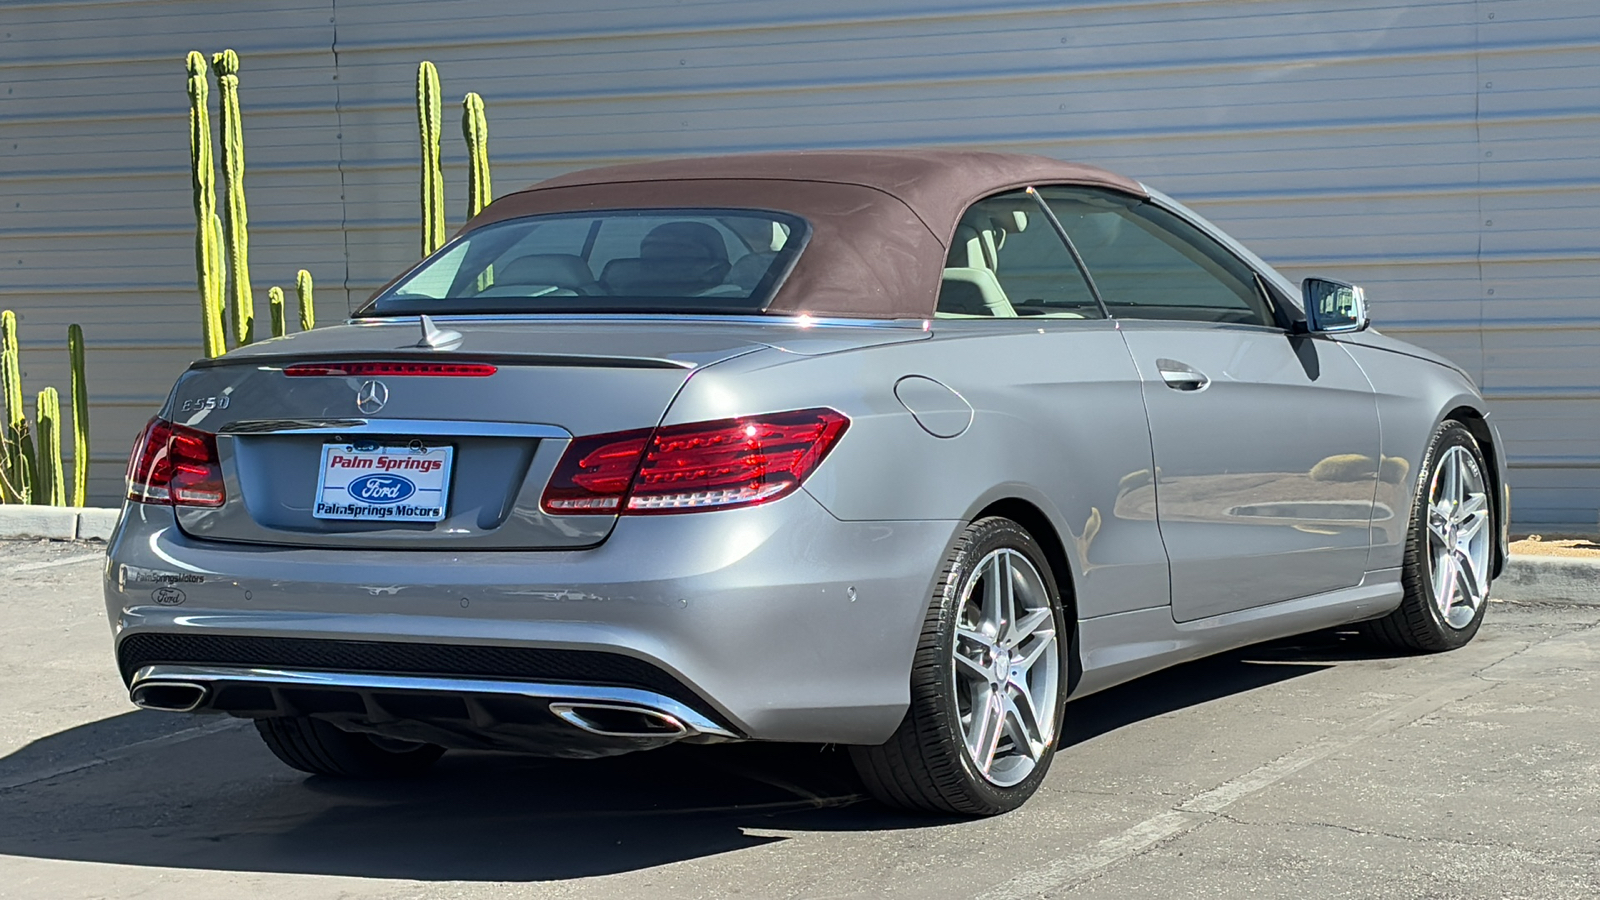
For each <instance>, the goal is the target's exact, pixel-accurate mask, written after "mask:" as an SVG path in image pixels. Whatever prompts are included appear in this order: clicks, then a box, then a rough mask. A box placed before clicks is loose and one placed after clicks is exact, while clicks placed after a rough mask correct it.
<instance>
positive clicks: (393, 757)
mask: <svg viewBox="0 0 1600 900" xmlns="http://www.w3.org/2000/svg"><path fill="white" fill-rule="evenodd" d="M256 731H258V732H260V733H261V740H263V741H265V742H266V745H267V749H269V750H271V751H272V753H273V755H274V756H276V757H278V759H280V760H283V762H284V763H285V764H286V765H289V766H291V767H293V768H296V769H299V770H300V771H302V772H310V773H311V774H313V775H329V776H333V777H335V778H404V777H406V776H410V775H418V774H421V773H422V772H424V771H426V770H427V769H428V767H429V766H432V765H433V764H434V763H435V762H437V761H438V759H439V757H440V756H442V755H444V748H443V747H440V746H437V745H434V744H419V743H412V742H410V741H397V740H393V739H390V738H383V737H377V736H375V735H368V734H359V733H356V732H351V731H344V730H341V729H339V728H335V727H334V726H332V725H330V724H328V723H327V722H324V721H322V720H320V719H313V718H310V717H307V716H276V717H273V718H267V719H256Z"/></svg>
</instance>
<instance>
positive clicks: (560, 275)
mask: <svg viewBox="0 0 1600 900" xmlns="http://www.w3.org/2000/svg"><path fill="white" fill-rule="evenodd" d="M495 281H497V282H500V283H503V284H553V285H557V286H560V287H575V286H578V285H585V284H593V283H594V273H593V272H591V271H590V270H589V264H588V263H586V262H584V261H583V258H582V257H580V256H577V255H576V254H571V253H533V254H529V255H528V256H519V257H517V258H516V259H514V260H512V261H511V262H508V263H506V264H505V265H504V266H501V267H499V271H497V272H495Z"/></svg>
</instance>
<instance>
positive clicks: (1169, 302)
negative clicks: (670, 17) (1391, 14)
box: [105, 151, 1509, 815]
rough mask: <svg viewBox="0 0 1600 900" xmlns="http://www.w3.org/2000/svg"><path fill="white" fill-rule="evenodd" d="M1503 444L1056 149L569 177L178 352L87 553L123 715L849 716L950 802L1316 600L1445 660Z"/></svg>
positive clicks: (468, 744)
mask: <svg viewBox="0 0 1600 900" xmlns="http://www.w3.org/2000/svg"><path fill="white" fill-rule="evenodd" d="M1504 469H1505V466H1504V463H1503V460H1502V444H1501V441H1500V438H1499V437H1498V435H1497V434H1496V431H1495V428H1494V427H1493V426H1492V425H1491V423H1490V421H1489V417H1488V411H1487V409H1486V408H1485V405H1484V401H1483V398H1482V396H1481V395H1480V394H1479V392H1478V390H1477V389H1476V388H1475V387H1474V386H1473V383H1472V381H1471V379H1470V378H1469V377H1468V376H1467V375H1466V374H1465V373H1464V372H1462V371H1461V370H1460V369H1459V368H1457V367H1456V366H1454V365H1452V364H1450V363H1449V362H1446V361H1445V360H1443V359H1440V358H1438V357H1436V356H1434V355H1432V354H1430V353H1428V352H1426V351H1423V350H1420V349H1418V348H1416V347H1413V346H1410V345H1408V344H1405V343H1401V342H1400V341H1396V340H1393V339H1390V338H1386V337H1383V336H1382V335H1380V334H1378V333H1376V332H1375V331H1373V330H1371V329H1370V328H1369V327H1368V322H1367V310H1366V302H1365V299H1364V297H1363V295H1362V293H1361V291H1360V290H1359V289H1358V288H1355V287H1354V286H1352V285H1349V284H1343V283H1339V282H1334V281H1325V280H1320V279H1308V280H1307V281H1306V282H1305V283H1304V284H1303V285H1302V287H1301V288H1300V289H1296V288H1295V287H1294V286H1293V285H1292V284H1291V283H1290V282H1288V281H1286V280H1285V279H1284V278H1283V277H1282V276H1281V275H1279V274H1278V273H1277V272H1275V271H1274V270H1273V269H1272V268H1271V267H1270V266H1268V265H1267V264H1265V263H1264V262H1262V261H1261V260H1260V259H1258V258H1256V257H1255V256H1254V255H1253V254H1251V253H1250V251H1248V250H1246V249H1245V248H1244V247H1242V246H1240V245H1239V244H1238V243H1236V242H1234V241H1233V240H1231V239H1230V238H1228V237H1227V236H1226V235H1224V234H1222V233H1221V232H1220V231H1218V230H1217V229H1216V228H1215V227H1213V226H1211V225H1210V224H1208V223H1207V222H1205V221H1204V220H1203V219H1201V218H1200V217H1198V216H1196V215H1195V214H1194V213H1192V212H1190V211H1189V210H1187V209H1185V208H1184V207H1183V206H1181V205H1180V204H1178V203H1176V202H1174V201H1172V200H1171V199H1169V198H1167V197H1165V196H1163V195H1161V194H1159V193H1157V192H1155V191H1153V190H1151V189H1150V188H1148V187H1146V186H1144V185H1142V184H1139V183H1137V182H1135V181H1131V180H1129V179H1126V178H1122V177H1119V176H1117V175H1114V174H1111V173H1109V172H1105V171H1102V170H1099V169H1095V168H1091V167H1087V166H1081V165H1074V164H1070V163H1064V162H1059V161H1056V160H1051V159H1044V158H1040V157H1031V156H1014V155H1005V154H996V153H982V152H962V151H868V152H811V153H791V154H768V155H747V156H728V157H721V158H711V159H690V160H675V161H667V162H657V163H646V164H637V165H624V166H617V167H611V168H602V169H592V170H588V171H581V172H576V173H573V174H568V175H564V176H561V177H559V178H555V179H551V180H549V181H545V182H542V183H540V184H538V185H535V186H534V187H532V188H529V189H527V190H524V191H521V192H519V193H515V194H511V195H509V196H506V197H502V198H501V199H499V200H497V201H495V202H494V203H493V204H492V205H491V206H489V207H488V208H487V209H485V210H484V212H483V213H482V214H481V215H479V216H477V217H476V218H474V219H473V220H472V221H471V222H469V223H467V225H466V226H465V227H464V228H463V229H462V231H461V232H460V234H458V235H457V236H456V237H455V238H454V239H453V240H452V241H451V242H450V243H448V244H447V245H446V246H444V247H443V248H442V249H441V250H439V252H437V253H435V254H433V255H432V256H430V257H429V258H428V259H425V260H423V261H421V262H420V263H418V264H416V265H415V266H414V267H412V268H411V269H410V270H409V271H408V272H406V273H404V274H403V275H402V276H400V277H399V278H397V279H396V280H395V281H394V282H392V283H391V284H390V285H389V286H387V287H386V288H384V289H383V290H381V291H380V292H379V293H378V294H377V295H375V296H374V297H373V299H372V300H370V301H369V302H367V303H366V305H365V306H363V307H362V308H361V309H360V310H359V311H357V312H356V313H355V315H354V316H353V318H352V319H351V320H350V321H349V322H347V323H345V324H343V325H339V326H336V327H330V328H320V329H317V330H315V331H309V332H305V333H301V334H295V335H292V336H289V337H285V338H282V339H278V340H271V341H266V342H264V343H260V344H255V345H253V346H250V347H247V348H244V349H240V350H237V351H235V352H232V353H229V354H227V355H226V356H224V357H221V358H219V359H213V360H205V361H201V362H197V363H195V364H194V365H193V366H191V367H190V368H189V370H188V371H187V372H185V373H184V374H183V376H182V377H181V378H180V379H179V380H178V382H177V385H176V386H175V387H174V388H173V390H172V394H171V396H170V397H169V399H168V400H167V402H166V405H165V406H164V407H163V408H162V410H161V412H160V415H158V416H157V417H156V418H154V419H152V420H151V421H150V423H149V425H148V426H147V427H146V428H145V430H144V432H143V434H141V436H140V437H139V439H138V442H137V445H136V446H135V449H134V452H133V457H132V460H131V461H130V463H129V469H128V502H127V506H126V509H125V511H124V513H123V516H122V520H121V523H120V525H119V526H118V528H117V531H116V533H115V535H114V537H113V539H112V542H111V545H110V549H109V554H110V560H109V565H108V566H107V567H106V584H105V594H106V606H107V611H108V612H109V614H110V619H111V622H112V624H113V626H114V631H115V645H116V647H115V649H116V659H117V663H118V665H119V667H120V669H121V673H122V675H123V677H124V679H126V681H127V684H128V686H129V689H130V692H131V696H132V699H133V702H134V703H136V704H138V705H139V706H142V707H146V708H151V709H161V710H175V711H188V712H196V713H226V714H230V715H234V716H241V717H247V718H250V719H253V720H254V722H255V725H256V727H257V728H258V729H259V731H260V733H261V736H262V738H263V739H264V740H265V741H266V743H267V746H268V747H270V748H271V750H272V751H273V752H274V753H275V754H277V756H278V757H279V758H281V759H282V760H283V761H284V762H285V763H287V764H289V765H290V766H294V767H296V768H298V769H302V770H304V771H307V772H313V773H319V774H323V775H331V776H381V775H403V774H408V773H415V772H419V771H421V770H423V769H424V768H426V767H427V766H429V765H431V764H432V763H433V762H434V761H435V760H436V759H437V758H438V757H439V755H440V754H441V753H443V752H444V751H445V750H446V749H447V748H461V749H478V750H507V751H518V752H529V753H537V754H544V755H552V756H598V755H607V754H614V753H622V752H627V751H631V750H640V749H647V748H652V747H658V746H662V745H665V744H669V743H672V742H680V741H681V742H691V743H709V742H717V741H741V740H759V741H793V742H814V743H834V744H841V745H848V746H849V747H850V754H851V756H852V758H853V759H854V761H855V763H856V765H857V768H858V769H859V771H860V774H861V777H862V780H863V781H864V782H865V784H866V786H867V788H868V789H869V790H870V791H871V793H872V794H874V795H875V796H876V797H878V798H879V799H881V800H883V801H885V802H887V803H890V804H893V805H897V806H901V807H906V808H911V809H918V810H927V811H934V812H944V813H960V814H970V815H987V814H994V813H999V812H1004V811H1006V810H1009V809H1012V808H1014V807H1016V806H1017V805H1019V804H1020V803H1022V802H1023V801H1024V800H1026V799H1027V798H1028V796H1029V795H1030V794H1032V792H1033V791H1034V790H1035V789H1036V788H1037V787H1038V785H1039V783H1040V782H1041V780H1042V779H1043V778H1044V776H1045V774H1046V770H1047V769H1048V767H1049V765H1050V761H1051V757H1052V754H1053V753H1054V751H1055V749H1056V747H1057V744H1058V741H1059V739H1060V736H1061V733H1062V724H1063V719H1064V716H1065V715H1066V714H1067V709H1068V707H1067V701H1068V700H1069V699H1071V698H1075V697H1082V696H1084V695H1087V694H1090V693H1093V692H1095V691H1099V690H1103V689H1105V688H1107V687H1110V686H1112V685H1115V684H1118V683H1120V682H1125V681H1128V680H1129V679H1132V678H1137V677H1139V676H1141V675H1144V674H1146V673H1149V672H1152V671H1154V670H1157V669H1160V668H1162V667H1164V666H1170V665H1173V664H1175V663H1180V662H1184V661H1186V660H1192V659H1195V658H1196V657H1200V656H1203V655H1206V654H1211V653H1217V652H1219V651H1223V650H1227V649H1230V648H1235V647H1239V646H1242V645H1245V644H1250V643H1253V642H1258V641H1263V640H1268V639H1272V638H1277V637H1281V636H1286V635H1291V634H1296V633H1300V632H1306V631H1310V630H1314V629H1322V628H1328V627H1334V626H1344V625H1349V624H1352V623H1360V627H1361V629H1362V630H1363V631H1364V632H1365V633H1366V634H1367V635H1369V636H1370V637H1371V638H1372V639H1374V640H1377V641H1379V642H1382V643H1383V644H1386V645H1388V646H1390V647H1392V648H1397V649H1400V650H1410V651H1438V650H1448V649H1451V648H1455V647H1459V646H1461V645H1463V644H1465V643H1466V642H1467V641H1469V640H1471V639H1472V637H1473V635H1474V634H1475V633H1476V632H1477V630H1478V627H1479V625H1480V623H1481V622H1482V620H1483V616H1484V611H1485V609H1486V605H1487V604H1486V600H1487V596H1488V588H1489V583H1490V579H1491V578H1492V577H1493V576H1494V575H1495V574H1496V573H1497V572H1498V571H1499V569H1500V567H1501V566H1502V564H1503V562H1504V560H1505V553H1506V549H1505V548H1506V521H1507V505H1508V503H1509V493H1508V491H1507V489H1506V487H1505V482H1504V478H1503V472H1504Z"/></svg>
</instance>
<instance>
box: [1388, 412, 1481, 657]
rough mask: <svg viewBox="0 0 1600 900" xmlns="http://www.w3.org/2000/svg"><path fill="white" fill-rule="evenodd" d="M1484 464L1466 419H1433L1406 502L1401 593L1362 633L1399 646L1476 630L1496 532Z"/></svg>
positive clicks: (1457, 642)
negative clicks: (1436, 422) (1410, 500)
mask: <svg viewBox="0 0 1600 900" xmlns="http://www.w3.org/2000/svg"><path fill="white" fill-rule="evenodd" d="M1487 471H1488V466H1487V464H1486V463H1485V462H1484V459H1483V451H1481V450H1480V449H1479V448H1478V441H1477V439H1476V438H1474V437H1473V436H1472V432H1470V431H1468V430H1467V427H1466V426H1465V425H1462V424H1461V423H1460V422H1455V421H1447V422H1445V423H1444V424H1443V425H1441V426H1439V430H1438V431H1437V432H1435V433H1434V436H1433V440H1432V442H1431V443H1430V444H1429V445H1428V452H1427V454H1426V455H1425V456H1424V457H1423V466H1422V472H1423V473H1425V474H1424V477H1423V480H1422V482H1421V483H1420V484H1419V486H1418V490H1417V499H1416V502H1415V504H1414V505H1413V507H1412V510H1411V522H1410V530H1409V532H1408V534H1407V537H1406V554H1405V561H1404V564H1403V568H1402V571H1401V583H1402V585H1403V587H1404V589H1405V597H1404V599H1402V600H1401V601H1400V606H1399V607H1398V608H1396V609H1395V611H1394V612H1392V613H1390V614H1389V615H1387V616H1385V617H1384V618H1381V619H1376V620H1374V621H1372V622H1368V623H1366V625H1365V626H1364V627H1365V630H1366V633H1367V634H1368V636H1370V637H1372V638H1374V639H1375V640H1377V641H1378V642H1379V643H1381V644H1385V645H1387V646H1389V647H1393V648H1395V649H1399V650H1412V651H1422V652H1437V651H1441V650H1454V649H1456V648H1457V647H1461V646H1464V645H1465V644H1466V643H1467V642H1468V641H1470V640H1472V638H1473V637H1474V636H1475V635H1476V634H1477V633H1478V627H1479V626H1480V625H1482V624H1483V615H1484V612H1485V611H1486V610H1487V609H1488V607H1489V572H1490V566H1491V565H1492V564H1493V561H1494V560H1493V557H1494V541H1495V534H1496V528H1495V521H1494V504H1493V502H1492V497H1491V495H1490V490H1489V482H1488V479H1487V478H1486V477H1485V473H1486V472H1487Z"/></svg>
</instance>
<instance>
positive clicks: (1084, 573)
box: [918, 191, 1169, 618]
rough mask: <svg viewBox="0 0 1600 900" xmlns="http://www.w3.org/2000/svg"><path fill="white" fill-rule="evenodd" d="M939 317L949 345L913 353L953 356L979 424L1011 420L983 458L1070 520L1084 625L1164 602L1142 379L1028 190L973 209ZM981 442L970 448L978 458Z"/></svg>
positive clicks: (958, 236) (956, 381) (956, 379)
mask: <svg viewBox="0 0 1600 900" xmlns="http://www.w3.org/2000/svg"><path fill="white" fill-rule="evenodd" d="M935 316H936V319H937V321H936V323H935V331H936V332H938V334H939V338H940V339H939V340H937V341H935V342H934V343H935V345H936V346H935V347H933V348H923V349H919V351H918V352H919V353H920V354H922V355H923V356H924V357H928V356H931V355H932V354H937V353H940V352H942V349H941V348H948V350H949V351H950V352H953V353H955V354H958V356H955V357H953V359H952V361H953V362H956V363H957V364H956V365H955V366H953V367H952V369H951V370H950V371H949V373H948V377H947V378H946V379H945V380H946V382H947V383H948V384H949V386H950V387H952V388H954V389H956V390H957V391H959V392H960V393H961V394H962V395H963V396H964V397H966V399H967V400H968V401H969V402H970V403H971V404H972V405H973V406H975V407H977V408H978V409H979V410H982V411H983V412H981V413H980V415H988V416H994V417H996V418H997V419H1003V420H1008V424H1007V426H1006V427H1004V428H1002V429H992V430H988V431H986V432H985V433H987V434H993V435H996V436H999V437H1000V442H999V443H997V444H995V445H993V446H990V447H986V448H984V449H983V450H981V451H979V452H978V453H977V456H978V457H981V458H982V459H983V460H985V461H993V462H994V463H995V464H996V465H997V466H998V467H999V468H997V469H996V474H997V476H998V477H1003V478H1008V479H1015V480H1019V481H1022V482H1024V483H1026V484H1027V485H1028V486H1029V487H1030V488H1033V489H1037V490H1038V491H1039V492H1040V493H1041V494H1043V496H1044V497H1045V498H1046V499H1047V500H1048V501H1049V505H1050V506H1051V507H1053V509H1054V511H1055V512H1056V513H1057V514H1059V516H1060V517H1061V519H1062V522H1061V523H1060V524H1061V525H1063V526H1064V527H1065V530H1064V532H1063V533H1062V534H1061V538H1062V539H1063V542H1064V543H1065V544H1066V547H1065V548H1064V549H1066V550H1067V551H1068V553H1069V555H1070V556H1071V557H1072V558H1073V559H1074V560H1075V561H1076V562H1077V563H1078V571H1077V573H1076V575H1077V580H1076V583H1075V584H1074V585H1073V587H1074V591H1075V600H1076V604H1077V611H1078V613H1079V615H1081V616H1083V617H1084V618H1092V617H1095V616H1102V615H1110V614H1115V613H1123V612H1128V611H1130V610H1136V609H1144V608H1151V607H1162V606H1166V605H1167V603H1168V600H1169V598H1168V589H1169V579H1168V577H1167V561H1166V557H1165V554H1164V552H1163V550H1162V548H1161V536H1160V533H1159V531H1158V530H1157V526H1156V521H1155V510H1154V508H1153V505H1152V504H1148V503H1145V502H1142V501H1143V500H1144V499H1145V498H1149V497H1151V496H1152V493H1153V492H1152V491H1151V485H1150V484H1149V474H1150V471H1151V469H1152V463H1151V458H1150V435H1149V426H1148V423H1147V421H1146V419H1145V415H1144V404H1143V402H1142V400H1143V398H1142V393H1143V388H1142V385H1141V384H1140V380H1139V374H1138V370H1137V368H1136V367H1135V366H1134V365H1133V362H1132V359H1131V358H1130V357H1129V355H1128V351H1127V346H1126V343H1125V342H1124V341H1123V340H1122V339H1121V337H1120V336H1119V335H1118V334H1117V331H1116V327H1115V324H1114V323H1112V322H1108V321H1106V317H1105V315H1104V312H1103V309H1102V307H1101V305H1100V304H1099V303H1098V302H1097V301H1096V300H1095V297H1094V294H1093V292H1092V291H1091V290H1090V289H1089V286H1088V284H1087V282H1086V281H1085V280H1084V278H1083V275H1082V273H1081V272H1080V270H1079V269H1078V267H1077V266H1076V265H1075V264H1074V262H1073V259H1072V254H1071V252H1070V251H1069V250H1068V249H1067V245H1066V244H1065V243H1064V242H1063V241H1062V240H1061V238H1060V236H1059V235H1057V233H1056V232H1055V231H1054V230H1053V229H1052V227H1051V225H1050V223H1049V221H1048V219H1047V218H1046V217H1045V216H1044V215H1043V213H1042V212H1041V210H1040V208H1039V200H1038V198H1037V197H1036V196H1035V195H1034V194H1033V193H1032V192H1031V191H1008V192H1006V193H1002V194H998V195H995V196H991V197H986V198H983V199H981V200H979V201H977V202H975V203H973V204H972V205H971V206H970V207H969V208H968V209H967V211H966V213H965V214H964V215H963V216H962V218H961V220H960V223H959V225H958V227H957V229H956V232H955V234H954V235H953V239H952V241H951V246H950V254H949V258H948V259H947V260H946V265H945V269H944V271H943V276H942V284H941V290H940V294H939V300H938V306H937V311H936V312H935ZM956 336H959V339H953V338H956ZM979 431H984V430H983V429H979ZM982 439H984V438H982V437H981V436H979V435H977V434H974V435H970V436H968V437H965V438H962V440H964V441H966V442H967V446H968V447H969V448H971V447H973V443H972V442H973V441H977V440H982ZM967 452H972V451H971V450H970V449H969V450H968V451H967ZM1141 476H1142V477H1141ZM983 477H984V478H985V479H987V478H988V476H983Z"/></svg>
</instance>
